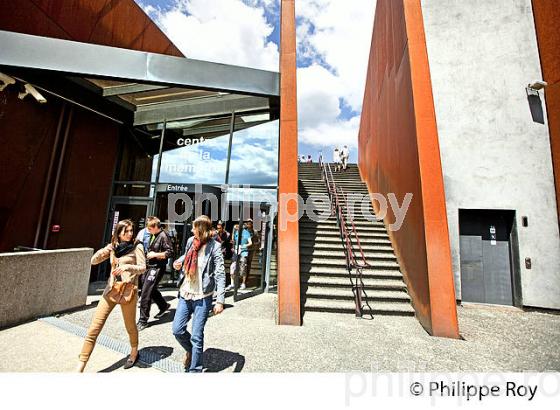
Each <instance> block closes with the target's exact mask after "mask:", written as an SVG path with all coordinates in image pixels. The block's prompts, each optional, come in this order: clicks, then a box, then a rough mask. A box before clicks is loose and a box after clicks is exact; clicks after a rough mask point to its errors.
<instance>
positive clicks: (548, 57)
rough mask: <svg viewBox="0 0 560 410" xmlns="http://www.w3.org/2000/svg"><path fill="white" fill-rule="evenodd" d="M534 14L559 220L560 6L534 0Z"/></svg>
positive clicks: (548, 0) (546, 0)
mask: <svg viewBox="0 0 560 410" xmlns="http://www.w3.org/2000/svg"><path fill="white" fill-rule="evenodd" d="M533 14H534V15H535V27H536V30H537V38H538V43H539V51H540V55H541V66H542V71H543V80H544V81H546V82H547V83H548V87H547V88H546V92H545V95H546V107H547V111H548V127H549V129H550V145H551V147H552V164H553V166H554V178H555V183H556V202H557V203H556V205H557V207H558V217H559V220H560V30H558V21H560V5H559V4H558V2H554V1H550V0H533Z"/></svg>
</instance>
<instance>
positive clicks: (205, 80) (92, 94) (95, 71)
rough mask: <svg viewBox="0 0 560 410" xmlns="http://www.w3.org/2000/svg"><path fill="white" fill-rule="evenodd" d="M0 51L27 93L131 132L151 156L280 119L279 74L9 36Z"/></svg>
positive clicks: (2, 67) (6, 69)
mask: <svg viewBox="0 0 560 410" xmlns="http://www.w3.org/2000/svg"><path fill="white" fill-rule="evenodd" d="M0 44H2V47H1V48H0V72H2V73H4V74H6V75H8V76H10V77H12V78H14V79H15V80H17V81H19V82H20V83H21V87H22V89H23V86H24V85H25V84H26V83H29V84H31V85H33V86H34V87H35V88H36V89H37V90H38V91H39V92H40V93H45V95H44V97H45V98H47V100H48V98H49V95H51V96H52V95H55V96H57V97H59V98H62V99H64V100H66V101H70V102H72V103H74V104H78V105H80V106H82V107H83V108H86V109H89V110H92V111H95V112H97V113H98V114H100V115H103V116H104V117H107V118H110V119H112V120H114V121H116V122H119V123H122V124H125V125H128V126H130V128H131V130H133V132H134V133H135V134H137V136H139V138H140V139H141V140H142V146H143V147H144V148H145V150H146V152H148V153H150V154H155V153H158V152H159V151H161V150H162V151H166V150H169V149H174V148H178V147H179V146H181V143H184V142H185V139H193V138H196V139H200V138H201V137H203V138H205V139H209V138H215V137H217V136H221V135H225V134H230V133H231V132H233V130H235V131H239V130H242V129H246V128H249V127H252V126H255V125H259V124H262V123H264V122H268V121H272V120H276V119H278V118H279V95H280V87H279V84H280V74H279V73H277V72H271V71H264V70H257V69H252V68H246V67H239V66H233V65H226V64H218V63H212V62H207V61H199V60H193V59H188V58H180V57H172V56H166V55H161V54H154V53H147V52H141V51H134V50H128V49H122V48H116V47H108V46H100V45H95V44H89V43H79V42H74V41H68V40H60V39H54V38H47V37H39V36H32V35H27V34H20V33H14V32H8V31H0ZM0 85H1V84H0ZM233 113H234V114H235V115H232V114H233ZM164 124H165V125H164ZM163 128H165V132H166V138H165V143H164V146H163V147H160V146H159V141H158V140H159V139H160V135H161V133H162V129H163Z"/></svg>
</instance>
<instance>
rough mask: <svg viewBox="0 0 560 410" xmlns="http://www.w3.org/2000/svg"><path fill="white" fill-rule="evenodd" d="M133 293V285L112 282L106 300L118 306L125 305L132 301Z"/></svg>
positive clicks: (134, 286) (134, 288) (130, 283)
mask: <svg viewBox="0 0 560 410" xmlns="http://www.w3.org/2000/svg"><path fill="white" fill-rule="evenodd" d="M135 292H136V285H135V284H134V283H132V282H120V281H114V282H113V286H112V287H111V290H110V291H109V292H108V293H107V299H109V300H110V301H111V302H113V303H118V304H119V305H126V304H128V303H130V302H131V301H132V299H133V297H134V293H135Z"/></svg>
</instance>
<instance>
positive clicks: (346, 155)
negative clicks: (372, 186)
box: [340, 145, 350, 171]
mask: <svg viewBox="0 0 560 410" xmlns="http://www.w3.org/2000/svg"><path fill="white" fill-rule="evenodd" d="M349 158H350V151H349V150H348V145H345V146H344V148H342V150H341V151H340V159H341V162H342V169H343V170H344V171H346V167H347V166H348V159H349Z"/></svg>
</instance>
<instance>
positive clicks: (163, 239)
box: [138, 216, 173, 331]
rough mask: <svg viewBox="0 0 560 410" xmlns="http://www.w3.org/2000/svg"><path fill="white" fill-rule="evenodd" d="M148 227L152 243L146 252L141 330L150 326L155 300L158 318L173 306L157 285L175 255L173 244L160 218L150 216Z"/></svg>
mask: <svg viewBox="0 0 560 410" xmlns="http://www.w3.org/2000/svg"><path fill="white" fill-rule="evenodd" d="M146 228H147V229H148V232H149V233H150V244H149V246H148V250H147V253H146V259H147V270H146V273H144V275H143V280H142V282H143V283H142V296H141V297H140V318H139V319H138V330H140V331H141V330H144V329H146V328H147V327H148V320H149V318H150V309H151V306H152V302H155V303H156V305H157V306H158V308H159V313H157V314H156V315H155V318H156V319H159V318H161V317H162V316H163V315H165V313H167V311H168V310H169V308H170V307H171V305H170V304H169V303H167V302H166V301H165V299H164V298H163V296H162V294H161V292H160V291H159V290H158V288H157V287H158V284H159V282H160V281H161V278H162V277H163V275H164V274H165V268H166V266H167V259H168V258H171V257H172V256H173V245H172V244H171V239H170V238H169V236H168V235H167V232H165V231H164V230H163V229H161V221H160V220H159V218H157V217H155V216H150V217H148V218H147V220H146Z"/></svg>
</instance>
